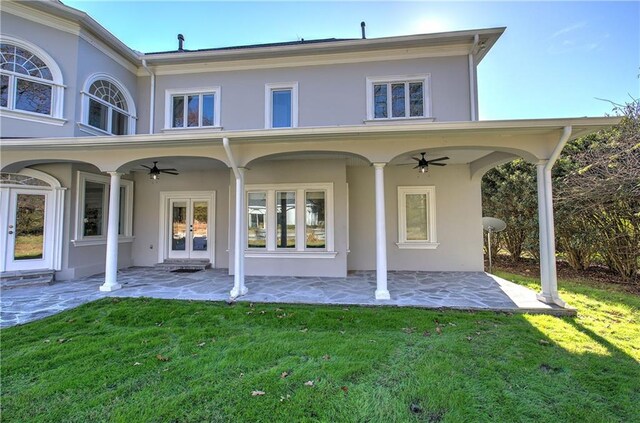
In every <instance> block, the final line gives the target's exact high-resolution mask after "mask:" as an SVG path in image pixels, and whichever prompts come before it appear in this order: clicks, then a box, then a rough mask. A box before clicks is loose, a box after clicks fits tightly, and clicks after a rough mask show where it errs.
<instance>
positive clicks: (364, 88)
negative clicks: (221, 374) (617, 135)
mask: <svg viewBox="0 0 640 423" xmlns="http://www.w3.org/2000/svg"><path fill="white" fill-rule="evenodd" d="M0 24H1V25H0V29H1V34H0V41H1V43H2V44H1V55H0V59H1V61H2V63H1V65H0V78H1V96H0V116H1V117H0V119H1V121H0V123H1V135H2V146H1V153H2V157H1V162H2V180H1V183H0V193H1V194H0V195H1V197H0V219H1V222H0V227H1V228H2V230H0V245H1V246H2V247H1V248H0V250H1V251H2V254H1V255H0V271H2V272H13V271H23V270H35V269H50V270H54V271H55V273H56V279H57V280H58V281H64V280H68V279H73V278H78V277H81V276H86V275H91V274H97V273H101V272H105V280H104V285H102V286H101V289H102V290H106V291H110V290H115V289H118V288H119V287H120V285H119V284H118V280H117V273H118V272H117V269H118V268H123V267H128V266H155V265H157V264H158V263H164V262H165V261H170V260H182V261H183V263H184V262H187V263H188V261H189V260H199V261H204V262H206V263H208V264H209V263H210V265H211V266H213V267H216V268H228V269H229V272H230V274H233V275H234V280H235V285H234V286H233V287H230V288H233V289H232V291H231V296H233V297H236V296H239V295H242V294H243V293H245V292H246V288H245V285H244V276H245V275H283V276H286V275H289V276H290V275H295V276H301V277H304V276H338V277H342V276H346V274H347V272H349V271H351V270H376V277H377V290H376V291H375V293H373V292H372V293H371V295H375V297H376V298H377V299H381V300H382V299H386V298H389V295H390V294H389V290H390V289H391V291H392V290H393V287H392V286H390V287H388V286H387V272H388V270H413V271H475V272H477V271H483V268H484V265H483V238H482V237H483V233H482V224H481V218H482V213H481V209H482V208H481V191H480V180H481V177H482V175H483V174H484V172H486V171H487V170H488V169H491V168H492V167H494V166H496V165H498V164H501V163H505V162H507V161H510V160H513V159H514V158H517V157H521V158H524V159H525V160H527V161H528V162H531V163H535V164H537V166H538V190H539V216H540V241H541V254H540V256H541V272H542V292H541V294H540V297H539V298H540V299H541V300H542V301H545V302H549V303H553V302H555V303H558V304H562V302H561V300H560V299H559V298H558V294H557V288H556V276H555V245H554V229H553V208H552V203H551V182H550V169H551V166H553V163H554V161H555V160H556V159H557V157H558V155H559V153H560V151H561V150H562V148H563V146H564V144H565V143H566V142H567V141H568V140H570V139H573V138H575V137H579V136H582V135H584V134H587V133H590V132H593V131H596V130H598V129H600V128H603V127H606V126H610V125H611V124H614V123H615V122H616V121H617V120H616V119H611V118H578V119H536V120H509V121H478V99H477V79H476V69H477V66H478V64H479V63H480V62H481V61H482V59H483V58H484V56H485V55H486V54H488V53H489V50H490V49H491V48H492V47H493V46H494V44H495V43H496V41H497V40H498V38H499V37H500V36H501V34H502V33H503V31H504V28H491V29H480V30H469V31H458V32H447V33H438V34H425V35H413V36H401V37H389V38H379V39H366V38H364V37H363V38H362V39H326V40H314V41H298V42H287V43H280V44H268V45H252V46H241V47H235V48H221V49H207V50H197V51H189V50H185V49H183V48H179V49H178V50H176V51H169V52H160V53H146V54H141V53H138V52H136V51H133V50H131V49H130V48H128V47H127V46H126V45H124V44H123V43H122V42H121V41H119V40H118V39H117V38H115V37H114V36H113V35H112V34H110V33H109V32H108V31H106V30H105V29H104V28H103V27H101V26H100V24H98V23H97V22H96V21H94V20H93V19H91V18H90V17H89V16H88V15H86V14H85V13H83V12H80V11H78V10H75V9H72V8H70V7H67V6H65V5H63V4H61V3H59V2H56V1H39V2H16V1H3V3H2V11H1V21H0ZM180 43H181V45H182V41H180ZM508 71H509V70H507V69H505V72H508ZM423 153H424V154H423ZM423 158H424V159H425V160H422V159H423ZM429 160H436V161H434V162H428V161H429ZM167 169H168V170H167ZM163 170H164V171H163ZM62 283H64V282H62Z"/></svg>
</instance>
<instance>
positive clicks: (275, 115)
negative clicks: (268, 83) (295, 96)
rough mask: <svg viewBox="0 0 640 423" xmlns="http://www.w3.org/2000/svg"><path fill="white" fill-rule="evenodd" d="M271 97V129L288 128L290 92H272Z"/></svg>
mask: <svg viewBox="0 0 640 423" xmlns="http://www.w3.org/2000/svg"><path fill="white" fill-rule="evenodd" d="M271 95H272V97H273V100H272V101H273V104H272V107H271V114H272V122H271V126H272V127H273V128H290V127H291V90H274V91H272V92H271Z"/></svg>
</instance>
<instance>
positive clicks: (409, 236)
mask: <svg viewBox="0 0 640 423" xmlns="http://www.w3.org/2000/svg"><path fill="white" fill-rule="evenodd" d="M435 203H436V191H435V187H433V186H413V187H402V186H400V187H398V243H397V245H398V247H400V248H423V249H424V248H427V249H433V248H436V247H437V246H438V244H437V241H436V217H435V214H436V204H435Z"/></svg>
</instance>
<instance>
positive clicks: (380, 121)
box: [363, 117, 436, 125]
mask: <svg viewBox="0 0 640 423" xmlns="http://www.w3.org/2000/svg"><path fill="white" fill-rule="evenodd" d="M435 120H436V118H434V117H413V118H387V119H365V120H363V122H364V124H365V125H385V124H388V123H402V124H412V123H425V122H435Z"/></svg>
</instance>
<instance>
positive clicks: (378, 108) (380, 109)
mask: <svg viewBox="0 0 640 423" xmlns="http://www.w3.org/2000/svg"><path fill="white" fill-rule="evenodd" d="M429 81H430V77H429V75H412V76H405V77H383V78H367V119H369V120H392V119H415V118H430V117H431V110H430V109H431V108H430V100H431V99H430V86H429Z"/></svg>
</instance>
